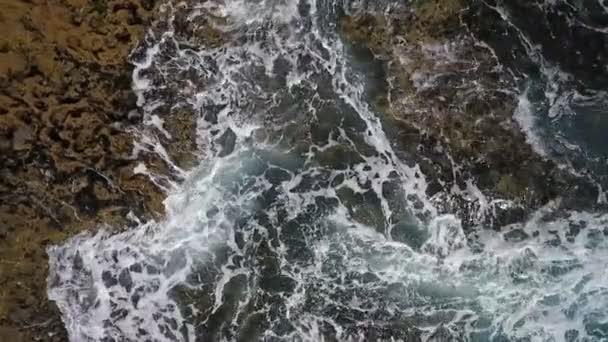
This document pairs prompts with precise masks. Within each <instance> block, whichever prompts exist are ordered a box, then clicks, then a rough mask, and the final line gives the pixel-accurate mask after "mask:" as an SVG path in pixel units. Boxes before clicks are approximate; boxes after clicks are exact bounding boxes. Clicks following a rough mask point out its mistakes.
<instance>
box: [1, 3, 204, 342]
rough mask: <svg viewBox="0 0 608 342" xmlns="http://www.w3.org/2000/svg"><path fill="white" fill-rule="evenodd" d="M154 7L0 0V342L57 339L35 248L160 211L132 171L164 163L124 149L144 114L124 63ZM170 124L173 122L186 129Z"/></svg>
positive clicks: (151, 189)
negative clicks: (1, 33) (0, 34)
mask: <svg viewBox="0 0 608 342" xmlns="http://www.w3.org/2000/svg"><path fill="white" fill-rule="evenodd" d="M157 5H158V4H157V3H156V2H155V1H154V0H117V1H98V0H34V1H21V0H3V1H1V2H0V7H1V8H2V11H0V29H1V30H2V32H3V35H2V37H0V287H1V288H2V290H0V340H1V341H17V342H18V341H65V340H67V337H66V336H65V329H64V327H63V323H62V322H61V318H60V316H59V313H58V310H57V309H56V307H55V305H54V303H52V302H49V301H48V300H47V298H46V277H47V269H48V265H47V256H46V252H45V248H46V246H48V245H49V244H54V243H58V242H60V241H63V240H65V239H66V238H68V237H70V236H73V235H75V234H76V233H78V232H81V231H83V230H85V229H96V228H99V227H102V226H106V227H112V228H114V227H127V226H129V225H132V224H133V220H132V219H130V218H139V219H150V218H158V217H161V216H162V213H163V205H162V200H163V199H164V193H163V191H162V190H161V189H160V188H159V187H158V186H156V185H155V184H154V183H153V182H151V181H150V180H149V179H148V178H147V177H146V176H145V175H142V174H135V173H134V169H135V167H136V166H137V165H138V163H140V162H145V163H146V165H147V166H148V167H149V168H151V169H156V170H163V169H167V167H166V165H164V163H163V161H162V160H161V159H160V158H158V157H156V156H154V155H153V154H151V153H147V154H146V153H140V154H137V155H135V154H133V143H134V139H135V137H136V134H134V132H135V129H137V128H140V127H141V121H142V117H143V113H142V110H141V109H140V108H138V107H137V105H136V100H137V97H136V95H135V94H134V93H133V91H132V87H131V74H132V70H133V67H132V65H130V64H129V62H128V59H129V54H130V53H131V51H132V50H133V49H134V48H135V47H136V46H137V44H138V42H139V41H140V40H141V39H142V37H143V35H144V33H145V31H146V28H147V27H148V24H149V22H150V19H151V17H152V13H154V11H155V8H156V7H158V6H157ZM186 121H187V120H186ZM178 122H179V119H176V120H173V122H172V127H173V128H175V129H176V130H180V131H185V129H184V128H183V127H182V126H183V125H182V126H180V124H179V123H178ZM169 129H170V130H171V128H169ZM187 138H188V139H189V138H192V137H191V136H190V137H187ZM190 146H192V145H187V144H176V146H175V147H174V148H173V150H174V151H172V152H173V154H174V155H187V154H188V152H184V150H185V149H188V148H190Z"/></svg>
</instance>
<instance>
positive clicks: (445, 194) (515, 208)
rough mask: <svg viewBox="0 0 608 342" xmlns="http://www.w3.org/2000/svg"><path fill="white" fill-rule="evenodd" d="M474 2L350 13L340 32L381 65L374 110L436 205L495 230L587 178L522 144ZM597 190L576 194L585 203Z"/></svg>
mask: <svg viewBox="0 0 608 342" xmlns="http://www.w3.org/2000/svg"><path fill="white" fill-rule="evenodd" d="M475 8H476V7H475V6H471V4H469V3H468V2H467V1H464V0H463V1H460V0H454V1H447V2H446V1H424V2H417V3H414V4H413V5H411V6H409V7H406V6H403V7H399V6H396V7H393V8H391V10H390V11H385V12H374V11H367V10H360V11H353V12H352V13H350V14H349V15H346V16H344V17H343V18H342V22H341V30H342V33H343V35H344V37H346V39H347V40H348V41H350V42H352V43H353V44H354V45H355V46H365V47H367V48H369V49H370V50H371V51H372V53H373V54H374V55H375V57H376V59H377V60H378V62H379V63H381V64H382V65H383V66H384V69H385V70H386V74H387V78H388V83H389V89H388V90H387V91H386V93H385V94H383V95H380V96H379V97H377V98H376V99H375V101H374V102H375V105H376V108H377V109H378V110H379V111H380V112H381V113H384V114H385V115H386V116H388V117H389V119H390V120H393V121H394V122H395V124H396V125H398V127H399V131H400V137H401V139H400V140H401V146H402V149H403V151H404V152H405V153H406V159H407V160H414V161H416V162H417V163H418V164H419V165H420V168H421V170H422V172H423V173H424V174H425V175H426V176H427V179H428V182H429V183H430V184H429V187H428V188H427V194H428V195H429V196H433V199H435V203H436V204H437V206H438V207H440V208H441V211H443V212H454V211H456V212H458V213H459V214H460V216H461V219H462V220H463V224H464V226H465V228H467V227H470V226H472V225H477V224H484V225H490V226H492V227H495V228H498V227H500V226H503V225H506V224H510V223H514V222H516V221H520V220H522V219H524V218H525V214H526V213H530V212H532V211H534V210H535V209H537V208H539V207H541V206H543V205H545V204H547V203H549V201H552V200H555V199H557V198H558V197H560V196H562V195H564V197H569V196H568V194H567V191H571V190H573V189H579V188H580V187H581V186H583V187H584V184H588V181H587V180H586V179H583V178H580V177H576V176H575V175H573V174H570V173H569V172H568V171H567V170H564V169H563V168H561V167H559V166H558V164H556V163H555V162H554V161H553V160H551V159H549V158H546V157H545V156H542V155H540V154H539V153H537V151H535V149H534V148H533V147H532V146H531V145H530V144H529V143H528V141H527V138H526V135H525V134H524V132H522V130H521V127H520V124H519V123H518V122H517V120H516V119H515V117H514V114H515V113H516V112H517V110H519V108H518V106H519V105H520V103H519V101H520V98H519V95H520V91H519V90H518V86H519V83H518V78H517V77H516V74H514V73H513V72H511V71H510V69H507V68H505V66H503V64H502V61H501V60H499V57H498V56H497V55H496V53H495V51H494V50H493V49H492V48H491V47H490V46H489V45H487V44H486V43H485V42H484V41H482V40H479V37H478V36H479V34H477V33H478V32H480V31H481V29H480V28H484V27H485V26H484V25H487V23H486V22H485V18H483V17H482V16H479V15H478V13H477V12H475V11H474V10H473V9H475ZM585 188H588V187H585ZM579 194H580V191H579ZM598 195H599V194H598V192H597V190H596V191H591V192H587V193H585V195H584V196H583V197H581V196H578V197H577V198H578V199H580V200H581V201H582V202H584V203H585V204H584V205H586V206H589V205H593V204H594V203H595V201H596V200H597V198H598ZM566 202H568V201H565V202H563V203H564V204H565V203H566ZM570 203H572V202H570Z"/></svg>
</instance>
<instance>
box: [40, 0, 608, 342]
mask: <svg viewBox="0 0 608 342" xmlns="http://www.w3.org/2000/svg"><path fill="white" fill-rule="evenodd" d="M358 5H360V4H357V3H354V4H353V3H351V4H341V3H334V2H330V1H321V0H319V1H315V0H310V1H295V0H284V1H272V0H259V1H244V0H225V1H222V2H214V1H204V2H200V3H199V2H192V3H189V4H179V5H175V6H173V7H172V6H166V7H165V11H164V13H163V14H162V17H161V18H159V21H161V22H164V23H166V25H159V27H160V28H161V29H155V30H153V31H151V32H150V34H149V36H148V40H147V42H146V43H145V44H144V45H143V47H142V48H141V51H138V53H137V55H136V56H135V59H136V70H135V72H134V82H135V88H136V89H137V90H138V91H139V104H140V105H141V106H142V107H143V108H145V109H146V111H147V119H148V122H150V123H151V124H159V123H160V122H162V113H159V112H158V111H156V108H158V107H159V104H162V103H163V102H164V101H174V102H175V103H177V104H179V105H185V106H190V107H191V108H194V109H195V110H196V112H199V113H200V118H198V139H199V141H198V143H199V146H200V147H201V149H202V153H201V156H200V163H199V165H198V166H197V167H196V168H194V169H193V170H190V171H183V170H179V169H178V168H177V166H176V167H175V168H176V172H179V173H180V174H181V175H182V176H183V178H184V181H183V182H182V183H181V184H177V185H172V188H171V189H170V194H169V196H168V197H167V199H166V201H165V205H166V209H167V210H166V211H167V215H166V218H165V219H164V220H162V221H159V222H148V223H142V224H140V225H139V226H138V227H136V228H134V229H131V230H128V231H125V232H123V233H119V234H110V233H108V232H106V231H104V230H102V231H100V232H99V233H96V234H83V235H80V236H77V237H75V238H74V239H72V240H70V241H68V242H66V243H65V244H63V245H60V246H54V247H51V248H50V249H49V250H48V253H49V257H50V268H51V269H50V275H49V297H50V298H51V299H52V300H55V301H56V302H57V304H58V305H59V307H60V309H61V311H62V314H63V318H64V321H65V322H66V326H67V329H68V331H69V334H70V338H71V339H72V340H73V341H148V340H149V341H215V340H217V341H232V340H241V341H252V340H267V341H363V340H387V341H413V340H424V341H448V340H449V341H451V340H458V341H460V340H462V341H519V340H522V341H602V340H605V339H606V338H608V274H607V273H606V272H605V269H606V266H605V265H606V263H605V260H607V258H608V238H607V237H606V235H607V234H608V214H607V215H603V214H594V213H588V212H567V213H560V214H559V215H557V214H556V211H555V209H554V207H555V206H556V204H555V203H551V204H549V205H548V206H547V207H545V208H542V209H541V210H539V211H538V212H536V213H535V215H533V217H532V218H530V220H529V221H528V222H526V223H524V224H522V225H513V226H511V227H507V228H505V229H503V230H502V231H501V232H500V233H498V232H494V231H490V230H486V229H484V227H477V228H476V229H474V230H473V231H472V232H469V233H468V236H465V233H464V232H463V229H462V227H461V223H460V221H459V220H458V218H457V213H452V214H439V213H438V210H437V209H436V208H435V207H434V205H433V203H432V201H430V200H429V198H427V196H426V195H425V190H426V186H427V185H426V184H427V183H426V179H425V176H424V175H423V174H422V173H421V171H420V170H419V168H418V167H417V166H416V165H415V164H414V163H412V162H411V161H408V160H400V159H399V158H398V157H397V155H399V153H398V152H399V151H398V148H399V147H398V146H396V145H395V138H394V136H393V134H395V132H393V130H392V129H391V127H390V122H386V121H384V119H382V117H381V116H380V115H379V114H378V113H375V112H373V110H371V107H370V106H369V104H368V100H369V97H370V96H371V95H370V88H372V89H373V87H369V83H368V82H370V77H372V76H370V74H369V73H367V72H366V70H367V68H362V67H361V65H358V64H357V63H358V62H356V61H355V60H354V59H353V56H352V51H351V50H350V48H349V47H348V46H346V45H345V44H344V43H343V42H342V41H341V39H340V37H339V35H338V34H337V32H336V18H337V16H338V15H339V14H340V12H341V11H344V10H346V11H348V10H350V9H351V7H356V6H358ZM378 6H380V5H378ZM184 13H185V14H187V15H188V16H190V17H191V19H192V20H194V21H196V20H197V18H199V17H201V16H209V14H213V15H214V16H217V17H223V18H224V20H218V22H216V23H214V25H216V26H217V27H218V28H219V29H221V30H223V31H224V32H226V33H228V34H229V36H230V39H229V41H227V42H225V43H224V44H222V45H221V46H220V47H215V48H210V47H208V48H200V47H197V46H193V45H192V44H190V43H189V42H187V41H184V37H181V36H180V35H179V34H178V33H176V31H175V27H173V26H172V25H171V23H172V22H173V20H172V18H173V17H174V16H175V15H183V14H184ZM164 89H173V90H176V93H172V95H171V98H170V99H169V98H167V96H166V93H163V90H164ZM528 103H529V101H528ZM528 109H529V108H528ZM520 115H521V113H520ZM148 141H152V143H150V144H151V145H152V146H153V145H154V143H153V141H154V139H152V138H150V140H148ZM142 144H144V143H142ZM158 149H159V150H160V151H161V152H162V146H159V147H158ZM141 171H142V172H146V170H145V168H143V167H142V168H141Z"/></svg>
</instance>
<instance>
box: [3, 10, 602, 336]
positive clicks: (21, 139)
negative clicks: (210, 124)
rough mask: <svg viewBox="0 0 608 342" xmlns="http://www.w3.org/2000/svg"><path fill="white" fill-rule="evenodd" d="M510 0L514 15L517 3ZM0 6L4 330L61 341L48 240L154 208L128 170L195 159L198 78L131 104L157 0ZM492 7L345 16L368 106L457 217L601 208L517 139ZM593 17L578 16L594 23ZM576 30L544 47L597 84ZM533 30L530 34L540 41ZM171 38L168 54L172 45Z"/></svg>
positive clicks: (188, 74)
mask: <svg viewBox="0 0 608 342" xmlns="http://www.w3.org/2000/svg"><path fill="white" fill-rule="evenodd" d="M490 4H493V2H490ZM516 4H517V1H515V2H512V4H511V5H510V6H511V7H512V8H511V10H513V11H522V10H525V9H522V8H520V7H521V6H519V7H518V6H517V5H516ZM0 6H1V8H2V11H1V12H0V29H1V30H2V31H3V32H4V35H3V36H2V37H0V288H1V290H0V341H5V340H6V341H17V342H18V341H65V340H67V337H66V334H65V328H64V326H63V323H62V321H61V318H60V315H59V312H58V310H57V308H56V307H55V304H54V303H52V302H49V301H48V300H47V295H46V285H47V284H46V277H47V271H48V265H47V255H46V252H45V248H46V246H48V245H50V244H56V243H59V242H61V241H63V240H65V239H67V238H69V237H71V236H74V235H75V234H77V233H79V232H82V231H84V230H94V229H97V228H99V227H107V228H108V229H119V228H124V227H129V226H132V225H134V224H135V222H136V221H137V220H146V219H159V218H160V217H162V215H163V204H162V201H163V199H164V197H165V192H164V188H165V187H164V185H167V184H164V183H163V182H154V181H152V180H151V179H149V178H148V177H147V176H146V175H145V174H141V173H136V172H135V170H136V169H137V167H138V165H140V163H144V164H145V166H146V168H147V169H150V170H153V172H154V173H155V174H160V175H162V174H165V175H167V177H178V176H176V175H175V174H174V173H173V172H171V171H172V168H173V169H175V168H176V167H178V168H183V169H188V168H189V167H192V166H193V165H195V162H196V154H195V153H193V151H194V150H195V149H196V147H197V146H196V143H197V142H196V141H195V140H196V125H195V122H194V118H196V117H197V115H198V114H200V113H194V112H193V111H192V109H190V108H187V107H185V106H183V103H184V101H182V100H183V99H180V98H179V92H178V91H176V89H180V90H183V89H190V88H188V87H194V85H195V84H201V82H198V83H197V82H196V81H200V80H201V79H203V75H200V74H198V73H197V72H198V71H197V70H195V68H192V69H191V70H185V71H184V70H183V69H179V70H180V73H179V74H178V73H176V74H174V75H168V76H166V77H167V78H169V79H170V80H171V82H172V84H173V85H175V87H176V88H172V87H164V88H163V87H156V88H155V89H154V90H153V91H166V92H167V93H163V94H156V93H153V91H151V92H150V93H146V92H144V93H143V95H142V94H141V93H140V94H139V95H140V96H141V97H143V98H144V99H145V98H148V97H149V98H154V97H155V96H161V97H162V98H168V99H173V100H174V101H175V102H174V103H164V104H163V105H162V106H156V107H154V108H153V109H151V110H147V109H146V107H145V106H143V107H142V104H141V103H139V104H138V103H137V99H138V97H137V95H138V94H135V93H134V91H133V90H132V73H133V65H132V64H130V63H129V60H130V59H133V60H135V61H137V60H138V58H139V57H140V56H138V53H140V52H142V51H143V50H145V49H146V48H148V47H149V46H148V45H147V42H146V41H145V40H144V37H145V34H146V30H147V29H148V28H150V31H149V32H148V34H152V35H153V34H156V33H157V31H158V32H161V33H162V32H164V31H166V30H165V29H166V27H156V26H155V25H164V24H166V23H167V22H169V21H168V20H166V18H165V20H159V22H157V23H156V24H152V25H150V24H151V19H152V17H153V16H157V15H161V16H162V15H168V14H167V13H169V12H163V11H162V10H160V11H159V4H158V3H157V1H155V0H111V1H100V0H31V1H23V0H0ZM488 6H489V5H487V4H486V5H479V4H478V3H476V2H473V1H468V0H426V1H415V2H414V4H413V5H412V6H411V7H410V6H408V7H403V8H399V7H395V8H393V10H392V11H391V12H389V13H386V12H375V11H373V10H364V11H360V12H357V11H356V12H353V13H350V14H349V15H345V16H344V17H343V18H342V20H341V23H340V29H341V32H342V34H343V36H344V37H345V38H346V40H347V41H349V42H350V43H351V44H352V45H353V47H354V48H357V49H360V48H362V49H364V50H366V51H367V52H368V53H369V54H371V55H373V56H374V58H375V61H374V63H376V64H377V65H378V66H379V67H380V69H381V72H380V73H379V75H380V78H381V80H380V82H379V83H378V84H379V87H378V89H375V90H374V91H373V92H371V93H372V94H371V97H373V101H372V102H373V106H374V108H375V110H376V111H377V112H378V113H380V114H381V115H385V116H386V118H387V121H388V122H390V123H394V126H395V127H396V128H395V129H396V130H397V131H398V136H399V141H398V145H399V146H400V147H401V148H400V150H401V151H402V153H404V156H402V159H403V160H410V161H412V162H415V163H417V164H418V165H419V166H420V168H421V171H422V173H423V174H424V175H426V176H427V177H428V180H429V186H428V188H427V194H428V195H429V196H430V197H431V198H432V200H433V201H434V203H435V204H436V205H437V207H439V209H440V211H442V212H446V213H447V212H458V213H459V215H460V217H461V218H462V220H463V225H464V227H465V228H470V227H472V226H474V225H478V224H483V225H487V226H490V227H493V228H496V229H499V228H500V227H502V226H504V225H507V224H511V223H517V222H521V221H523V220H525V218H526V216H527V215H528V214H529V213H531V212H532V211H534V210H536V209H538V208H540V207H542V206H545V205H547V204H548V203H550V202H552V201H558V202H560V205H561V206H562V207H563V208H568V209H571V208H573V209H577V208H594V207H597V206H598V205H600V204H599V203H598V198H600V197H601V196H600V195H601V194H600V193H599V192H598V187H597V185H596V184H593V182H590V181H589V178H585V177H579V176H576V175H574V174H573V173H572V172H570V171H569V170H567V169H564V168H563V167H561V166H560V165H559V164H558V163H557V162H556V161H554V160H553V159H551V158H547V157H545V156H542V155H540V154H539V153H537V151H535V150H534V148H533V146H531V145H530V144H529V142H528V141H527V137H526V135H525V133H524V132H523V131H522V127H521V125H520V123H518V122H517V120H516V118H515V117H514V114H515V113H517V111H518V110H520V109H521V108H520V107H521V106H522V103H521V99H520V96H519V95H520V94H521V89H519V88H518V87H519V86H520V83H519V81H520V79H521V78H522V77H524V76H523V75H525V74H526V73H527V72H529V69H533V67H532V66H533V65H534V61H530V60H528V59H529V56H527V52H526V51H525V50H526V47H525V46H522V45H521V44H520V43H516V41H518V40H517V39H518V38H517V34H518V33H517V32H513V29H512V28H508V27H506V28H505V26H504V25H503V26H500V25H498V26H497V24H496V23H497V22H500V20H501V19H500V18H497V17H496V16H497V15H499V14H500V13H498V12H497V11H495V10H492V8H490V7H488ZM183 12H184V13H188V12H187V11H183ZM171 13H172V14H175V16H174V18H173V20H172V21H171V24H172V25H174V26H175V27H174V29H175V32H174V33H175V34H176V35H177V37H178V38H179V41H180V42H181V44H186V43H187V44H190V45H192V46H190V48H193V49H196V48H200V46H218V45H221V41H222V36H221V35H220V34H219V33H218V32H217V31H214V30H213V29H212V25H207V22H206V19H205V18H197V19H196V20H195V21H192V20H187V19H186V18H185V17H182V16H185V14H184V13H182V11H180V8H179V7H178V8H176V9H175V10H174V11H173V12H171ZM573 15H574V14H573ZM552 18H553V19H551V20H553V22H556V21H559V20H562V21H563V20H570V19H571V18H570V19H569V17H567V16H566V17H563V16H560V15H557V14H556V15H555V17H552ZM215 19H216V20H219V19H218V18H215ZM547 20H548V21H547V23H546V25H545V24H543V25H541V26H542V28H543V30H544V33H543V34H545V35H548V34H549V32H550V31H551V25H550V24H549V22H550V21H549V19H547ZM594 20H598V19H597V18H593V17H592V18H588V21H584V22H583V24H585V25H587V26H589V27H591V28H594V27H596V25H597V23H596V22H595V21H594ZM193 22H196V25H193V24H192V23H193ZM519 25H520V26H522V27H526V25H528V26H529V25H531V24H530V23H527V22H522V23H519ZM507 26H508V25H507ZM560 27H561V26H560ZM582 27H584V26H582ZM587 31H588V32H587ZM587 31H585V30H583V29H580V30H578V29H577V30H574V31H572V32H565V33H564V32H562V33H560V34H563V35H570V36H571V37H573V39H572V42H571V43H572V44H574V45H572V47H573V49H575V48H576V49H584V48H583V47H581V46H580V44H582V43H581V42H583V41H584V40H583V39H578V38H580V37H583V36H584V37H589V39H590V41H591V42H592V44H591V45H590V47H589V48H588V49H584V52H583V57H581V58H582V59H581V58H579V57H577V55H571V54H561V53H560V52H558V51H557V50H558V49H560V47H558V46H556V45H555V42H552V43H551V44H548V45H545V46H546V47H545V48H546V49H547V53H548V54H550V55H552V56H556V58H557V60H555V61H553V62H555V63H556V64H558V65H560V66H562V67H563V68H564V70H567V71H570V72H572V73H573V74H576V76H577V77H578V78H579V79H581V80H583V81H581V84H585V85H588V86H590V87H592V88H597V89H601V88H602V87H603V86H604V84H605V81H606V80H607V79H608V78H607V76H606V70H604V69H602V66H603V65H604V64H605V63H603V64H602V63H600V62H601V61H604V59H605V58H608V57H606V55H605V54H604V52H605V50H603V49H604V46H603V45H602V44H603V41H602V39H603V37H605V35H603V34H602V33H601V32H598V31H597V30H593V29H589V28H587ZM500 32H503V33H504V32H506V34H505V37H507V38H508V39H512V40H513V44H511V45H512V46H514V47H515V48H514V49H513V51H511V50H509V49H506V48H504V47H505V46H511V45H509V44H504V43H503V44H502V45H501V43H500V42H497V41H496V40H495V37H496V36H497V35H498V33H500ZM543 34H540V35H539V36H535V37H533V39H534V40H535V41H536V42H537V43H538V41H540V40H542V39H543V38H542V37H543ZM574 38H577V39H574ZM184 42H186V43H184ZM176 44H177V43H176ZM167 45H168V46H165V47H164V48H166V49H167V51H169V52H170V51H171V50H170V49H171V48H173V49H177V48H178V46H173V47H172V46H170V44H167ZM501 47H502V49H501ZM132 51H134V53H133V56H131V53H132ZM169 52H167V55H170V53H169ZM510 52H513V54H511V55H510V54H509V53H510ZM592 55H593V56H597V59H598V61H600V62H598V63H596V64H593V65H590V66H589V67H588V68H587V67H585V65H583V64H584V63H583V62H581V60H583V59H585V58H586V59H588V58H590V57H589V56H592ZM162 57H163V56H160V58H159V61H157V63H161V62H163V61H164V60H163V59H162ZM581 63H583V64H581ZM526 68H527V69H526ZM153 69H154V67H151V68H150V70H146V72H147V73H148V75H147V76H148V77H149V78H150V79H151V81H152V82H159V84H162V82H164V81H166V80H165V79H162V78H163V77H165V75H160V74H155V71H154V70H153ZM376 76H378V75H376ZM191 80H192V82H190V81H191ZM158 89H160V90H158ZM195 91H197V89H194V88H192V92H195ZM172 92H173V93H172ZM141 97H140V98H141ZM150 114H154V115H158V116H161V117H162V119H163V121H164V124H163V129H164V130H163V131H162V132H161V131H158V130H157V128H154V127H151V126H146V125H145V123H144V122H143V121H144V117H146V115H150ZM142 131H146V132H148V133H150V135H151V136H155V137H157V138H158V140H159V141H160V142H161V143H163V145H164V146H166V150H167V153H168V155H169V157H170V158H171V159H172V163H171V164H168V163H167V162H166V161H165V160H163V159H162V158H160V157H158V156H157V155H156V154H155V153H153V151H152V150H150V151H146V149H144V150H141V151H140V152H139V153H134V146H135V145H134V144H135V143H136V141H137V139H138V137H140V136H141V135H140V134H139V132H142ZM228 140H229V139H228ZM233 143H234V142H233ZM220 145H222V144H220ZM203 301H204V300H203ZM204 304H205V305H206V302H205V303H204Z"/></svg>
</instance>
